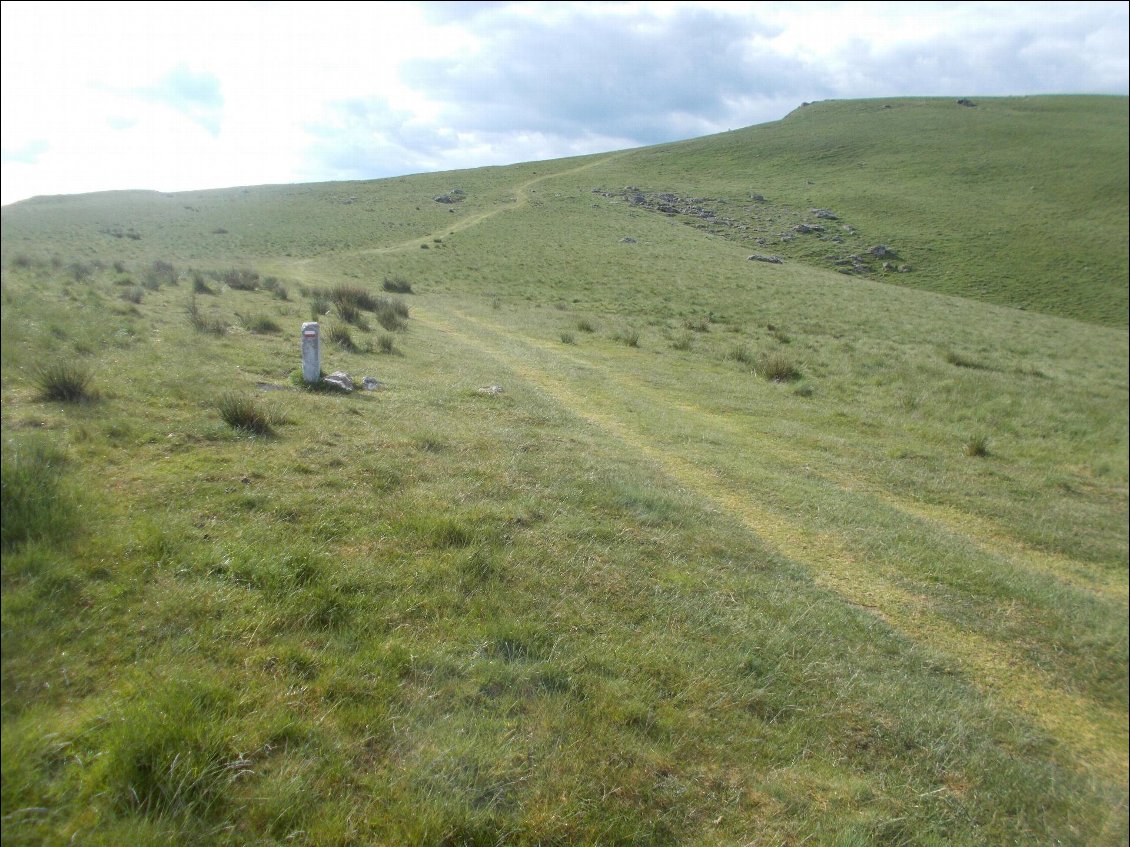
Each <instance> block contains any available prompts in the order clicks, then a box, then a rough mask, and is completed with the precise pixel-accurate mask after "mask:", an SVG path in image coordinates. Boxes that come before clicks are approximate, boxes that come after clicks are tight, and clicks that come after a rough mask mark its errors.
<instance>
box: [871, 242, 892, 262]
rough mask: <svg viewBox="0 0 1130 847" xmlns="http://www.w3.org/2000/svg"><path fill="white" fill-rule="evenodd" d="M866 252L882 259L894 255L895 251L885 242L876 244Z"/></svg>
mask: <svg viewBox="0 0 1130 847" xmlns="http://www.w3.org/2000/svg"><path fill="white" fill-rule="evenodd" d="M867 252H868V253H870V254H871V255H872V256H874V257H875V258H876V259H883V258H886V257H887V256H894V255H895V251H894V250H892V249H891V248H890V247H888V246H887V245H886V244H876V245H875V246H874V247H872V248H871V249H870V250H868V251H867Z"/></svg>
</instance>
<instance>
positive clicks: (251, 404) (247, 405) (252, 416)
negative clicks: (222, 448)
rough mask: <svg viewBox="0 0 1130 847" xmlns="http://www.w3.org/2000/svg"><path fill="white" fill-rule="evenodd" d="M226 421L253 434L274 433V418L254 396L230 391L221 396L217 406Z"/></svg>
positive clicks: (229, 424)
mask: <svg viewBox="0 0 1130 847" xmlns="http://www.w3.org/2000/svg"><path fill="white" fill-rule="evenodd" d="M216 408H217V409H218V410H219V412H220V417H221V418H222V419H223V421H224V423H226V424H227V425H228V426H230V427H231V428H232V429H238V430H242V431H243V432H248V433H251V434H253V435H272V434H273V433H274V426H273V424H274V418H273V417H272V416H271V414H270V413H269V412H267V411H265V410H264V409H263V408H261V407H260V406H259V404H258V402H256V400H255V399H254V398H253V397H248V396H246V395H244V394H236V393H229V394H225V395H223V396H222V397H221V398H220V401H219V403H218V404H217V407H216Z"/></svg>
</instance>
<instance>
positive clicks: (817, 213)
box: [808, 209, 840, 221]
mask: <svg viewBox="0 0 1130 847" xmlns="http://www.w3.org/2000/svg"><path fill="white" fill-rule="evenodd" d="M808 213H809V214H810V215H812V216H813V217H815V218H820V219H821V220H825V221H838V220H839V219H840V218H839V216H838V215H836V213H835V212H830V211H828V210H827V209H809V210H808Z"/></svg>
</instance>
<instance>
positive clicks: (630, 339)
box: [0, 104, 1130, 847]
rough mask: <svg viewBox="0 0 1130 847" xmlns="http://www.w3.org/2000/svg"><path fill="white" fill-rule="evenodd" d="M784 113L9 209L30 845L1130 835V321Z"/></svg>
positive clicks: (9, 469)
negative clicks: (909, 202) (887, 193)
mask: <svg viewBox="0 0 1130 847" xmlns="http://www.w3.org/2000/svg"><path fill="white" fill-rule="evenodd" d="M848 105H849V104H844V106H845V108H846V107H848ZM936 105H940V104H936ZM856 106H858V107H859V108H861V109H863V108H865V107H866V108H870V107H869V106H866V104H856ZM814 108H817V107H805V109H804V110H801V112H799V113H797V114H796V115H794V116H793V117H791V118H790V119H788V120H787V121H784V122H782V123H781V124H778V125H774V126H773V127H767V128H764V130H763V131H764V132H765V133H767V134H769V135H772V133H775V132H783V131H784V128H785V127H788V126H790V125H792V124H793V123H794V122H795V121H797V120H799V119H802V118H803V116H805V115H806V114H807V112H806V110H807V109H814ZM819 108H824V107H819ZM947 108H948V106H947ZM977 108H980V107H977ZM884 111H895V109H892V110H884ZM969 111H972V110H969ZM814 114H818V112H817V113H814ZM962 114H964V113H962ZM743 133H748V134H750V135H754V136H755V135H756V132H755V131H754V130H750V131H743ZM743 133H732V134H727V135H725V136H719V137H716V138H714V139H705V140H702V141H701V142H688V143H687V144H686V145H673V146H671V148H669V149H668V148H653V149H649V150H642V151H625V152H622V153H615V154H611V155H606V156H590V157H581V158H577V159H572V160H560V161H554V162H541V163H530V164H525V165H520V166H514V167H510V168H487V169H481V170H472V171H465V172H460V173H456V174H432V175H425V176H418V177H406V178H402V179H395V180H381V181H375V182H364V183H348V184H328V185H310V186H265V187H258V188H250V189H239V190H230V191H214V192H192V193H187V194H176V195H161V194H156V193H144V192H124V193H117V194H110V195H88V196H83V197H71V198H46V199H42V200H38V201H34V202H29V203H22V204H18V205H17V206H15V207H10V208H6V209H5V210H4V217H3V226H4V231H3V236H4V243H3V262H2V274H3V276H2V282H3V285H2V291H0V329H2V332H0V353H2V361H3V369H2V378H0V399H2V404H0V416H2V427H3V432H2V434H3V463H4V465H3V510H4V511H3V520H2V527H3V533H4V534H3V565H2V589H3V591H2V603H3V609H2V611H3V614H2V617H0V620H2V643H3V667H2V672H3V686H2V700H0V720H2V724H3V732H2V733H0V740H2V743H3V773H4V779H3V781H2V785H0V792H2V793H0V806H2V808H0V834H2V836H3V840H4V843H5V845H8V844H15V845H19V844H52V845H53V844H59V845H63V844H69V843H79V842H81V843H85V844H95V845H98V844H102V845H119V844H137V845H161V844H169V843H175V844H183V845H200V847H204V845H209V847H210V845H216V844H227V845H245V844H246V845H252V844H254V845H275V844H277V845H294V844H308V845H318V847H321V845H342V847H345V845H404V844H419V845H451V846H452V847H454V845H498V844H516V845H530V847H533V845H545V844H555V845H573V844H575V845H591V844H606V845H674V844H686V845H703V847H705V846H706V845H712V847H713V845H718V846H719V847H721V845H732V844H756V845H760V844H764V845H778V844H810V845H827V847H845V845H864V844H868V845H869V844H899V845H921V847H940V845H946V847H950V845H969V847H973V845H983V844H994V845H997V844H1000V845H1028V844H1032V843H1041V844H1044V843H1046V844H1053V843H1054V844H1065V845H1080V847H1083V845H1124V844H1126V843H1127V842H1128V841H1130V830H1128V822H1127V797H1128V791H1127V789H1128V784H1130V764H1128V761H1127V749H1128V737H1127V725H1128V724H1127V692H1128V689H1130V677H1128V672H1127V667H1128V662H1127V656H1128V643H1127V621H1128V607H1130V596H1128V580H1127V557H1128V550H1130V538H1128V533H1127V518H1128V493H1127V482H1128V477H1130V459H1128V453H1130V443H1128V440H1130V435H1128V429H1130V427H1128V423H1130V421H1128V398H1130V386H1128V382H1130V379H1128V377H1130V373H1128V353H1130V336H1128V334H1127V331H1126V329H1125V327H1123V326H1117V325H1115V326H1108V325H1102V323H1093V322H1085V321H1082V320H1079V319H1075V318H1071V317H1064V316H1062V315H1055V314H1041V313H1038V312H1035V311H1023V310H1019V309H1015V308H1009V307H1006V306H1003V305H997V304H993V303H986V302H984V301H982V300H976V299H971V298H968V297H958V296H954V295H952V294H947V293H939V292H935V291H927V290H921V289H918V288H915V287H912V286H910V285H903V284H889V283H888V282H887V281H885V280H887V279H888V278H894V279H896V280H897V281H898V282H900V283H902V282H905V281H907V280H914V279H920V278H922V276H921V275H920V274H919V271H918V270H917V268H918V267H919V265H918V264H917V262H918V259H916V258H913V257H909V254H910V248H908V247H907V246H905V245H904V244H902V243H899V242H898V240H897V239H896V238H895V237H894V236H891V235H889V234H887V235H884V236H883V237H884V238H885V239H886V240H887V242H889V243H890V245H891V247H892V249H893V250H894V251H896V252H898V253H899V254H900V256H899V257H894V258H892V259H891V260H890V261H892V263H894V262H905V263H914V267H915V269H914V270H911V271H909V272H903V273H900V272H899V271H898V270H897V268H896V270H895V271H894V272H893V274H892V273H890V272H884V271H882V269H881V262H878V263H875V262H872V261H871V260H870V259H868V260H864V261H863V262H861V263H860V264H861V265H864V266H863V267H861V268H859V269H857V268H856V267H855V263H852V264H851V265H850V266H849V267H848V269H849V270H851V271H852V272H851V273H850V274H846V275H845V274H843V273H841V272H839V268H841V267H845V266H837V265H835V264H834V262H830V263H829V264H830V267H822V266H821V264H822V263H824V262H826V261H827V260H825V259H823V258H822V257H821V256H820V255H816V254H813V255H811V256H809V257H808V258H807V259H805V256H806V255H807V254H806V253H805V252H804V251H805V250H816V245H823V247H822V248H821V249H830V248H828V247H827V244H826V243H825V242H822V241H820V240H819V238H818V236H820V235H821V234H823V235H824V236H825V237H826V239H827V240H828V241H830V239H831V238H832V237H834V236H833V231H832V230H831V229H829V228H826V229H825V230H824V232H823V233H820V232H818V231H813V232H809V233H796V232H795V230H794V231H793V233H792V234H793V235H794V236H795V237H794V238H793V240H792V241H789V242H785V243H783V244H780V246H777V245H773V246H772V247H770V246H769V245H768V244H767V245H764V246H763V245H760V244H757V242H756V239H757V238H766V235H765V233H754V232H750V231H749V230H748V228H750V227H753V226H768V222H767V221H764V222H761V223H757V222H756V216H757V215H763V216H766V217H773V218H775V220H774V221H773V226H777V225H778V224H779V223H781V222H783V221H786V220H787V221H789V226H790V227H795V226H797V225H798V224H797V223H792V221H801V222H803V221H804V220H808V219H809V218H805V217H804V216H806V215H809V214H810V213H809V207H808V206H807V203H808V200H807V197H806V199H805V205H801V204H795V203H794V201H793V200H791V199H789V198H788V197H787V196H786V195H785V193H784V188H782V189H781V192H780V193H779V194H778V193H774V191H773V189H772V188H771V187H770V188H765V187H764V186H765V185H766V184H767V183H766V182H764V181H761V182H760V183H759V186H758V189H757V190H758V191H760V192H762V193H763V194H764V200H763V201H752V203H749V204H748V205H749V206H750V211H749V212H748V213H746V214H747V219H746V222H745V223H744V224H743V223H742V222H741V221H738V218H739V215H738V214H737V213H736V212H733V211H732V210H731V209H732V207H734V206H736V205H738V204H737V200H736V198H738V197H739V196H742V195H743V194H745V196H746V200H748V199H749V198H748V191H749V190H750V189H748V188H747V180H746V174H745V172H742V175H741V179H737V178H736V177H735V178H734V181H733V182H732V183H727V182H726V177H725V176H718V175H715V176H714V177H710V176H709V173H710V172H712V168H711V167H708V166H707V164H706V163H707V162H708V161H713V162H714V164H715V166H718V165H719V163H721V162H723V161H724V159H723V158H722V156H721V154H720V153H719V152H717V148H718V146H719V145H723V144H725V143H729V142H731V141H734V140H735V139H737V138H738V137H739V136H741V135H742V134H743ZM696 145H700V146H701V147H702V148H703V149H706V148H710V149H715V151H716V152H714V153H701V154H699V153H695V151H696V150H698V149H699V147H696ZM1024 149H1026V148H1024ZM672 150H674V151H676V152H677V151H679V150H684V151H688V152H687V158H686V160H685V161H683V160H682V159H680V157H679V156H677V155H676V154H675V153H673V152H672ZM731 153H732V155H733V156H735V157H737V158H736V159H735V161H737V160H741V161H746V162H747V165H748V155H749V154H748V145H742V144H736V145H735V146H734V148H733V150H732V151H731ZM743 157H745V158H743ZM742 167H746V165H742ZM775 167H776V168H777V171H775V172H776V173H778V177H779V178H780V179H782V180H784V179H785V167H784V165H783V164H781V163H780V162H778V164H777V166H775ZM734 168H735V169H736V168H737V165H735V166H734ZM718 170H719V172H720V173H721V172H724V169H720V168H718ZM679 174H684V176H679ZM762 178H763V179H767V178H768V177H765V176H764V174H763V175H762ZM919 178H921V179H924V178H925V177H924V176H920V177H919ZM710 179H713V180H714V182H713V183H711V182H710V181H709V180H710ZM845 179H846V177H845ZM814 183H815V180H814ZM845 184H846V183H845ZM782 185H783V183H782ZM805 185H807V183H805ZM813 187H814V186H813ZM628 188H631V189H633V190H631V191H628V190H626V189H628ZM660 194H665V195H669V196H668V197H666V198H661V197H659V196H658V195H660ZM639 196H642V198H643V199H642V200H638V199H637V197H639ZM436 198H439V199H436ZM727 198H733V202H728V203H726V204H722V203H720V202H718V201H720V200H723V199H727ZM834 199H835V198H834V197H831V198H830V197H828V196H819V197H818V196H816V195H813V199H812V202H813V204H814V205H813V206H812V207H811V208H824V207H825V204H826V208H827V209H828V210H829V211H832V212H834V213H835V214H836V215H837V216H838V219H837V220H836V221H831V219H829V218H826V217H824V218H819V217H815V216H813V217H812V218H811V221H812V223H813V224H814V225H817V226H825V227H830V226H831V225H833V224H835V225H836V226H842V225H844V224H847V225H850V226H853V227H854V228H855V229H856V230H857V233H858V240H859V243H861V244H863V245H867V244H868V243H869V242H870V239H871V236H872V234H873V232H872V230H871V228H870V227H871V224H870V223H869V221H870V220H875V221H876V222H878V221H879V220H880V219H883V216H882V215H881V214H880V213H879V212H877V211H868V212H864V211H861V210H858V209H854V208H849V206H847V205H845V204H844V203H841V204H834V203H833V202H831V201H832V200H834ZM692 201H693V202H692ZM707 201H710V202H711V203H715V204H716V207H717V210H723V211H717V210H714V214H713V215H705V217H704V214H705V212H706V211H707V209H706V206H707V205H709V204H708V202H707ZM817 202H819V203H820V204H821V206H816V205H815V204H816V203H817ZM845 202H846V201H845ZM657 204H662V205H668V206H670V207H671V208H672V209H673V210H674V211H673V212H666V211H662V210H659V209H658V205H657ZM745 204H746V203H745V201H743V206H744V205H745ZM652 205H656V208H652ZM680 206H681V207H683V208H682V209H680ZM923 214H924V212H923ZM1088 214H1092V215H1093V217H1094V218H1095V219H1100V218H1102V217H1103V215H1104V214H1105V211H1104V210H1103V209H1097V210H1093V211H1091V212H1088ZM868 215H873V216H874V217H873V218H870V217H867V216H868ZM710 218H714V220H713V221H711V220H709V219H710ZM719 219H721V220H719ZM727 220H734V221H738V223H736V224H733V225H731V224H729V223H727V222H726V221H727ZM962 220H963V219H962V218H961V217H956V218H954V219H953V221H952V224H953V225H954V226H961V225H962ZM817 222H819V223H817ZM896 223H897V222H896ZM741 225H745V226H747V231H745V232H743V231H742V230H740V229H739V227H740V226H741ZM892 225H894V224H892ZM876 226H878V223H876ZM878 231H879V230H878V229H877V230H876V232H878ZM839 232H842V233H843V236H841V237H842V238H844V241H843V242H842V243H843V244H845V245H848V246H850V245H851V244H852V243H853V242H852V241H851V240H850V238H851V237H852V236H853V234H852V233H849V232H847V231H846V230H842V229H841V230H840V231H839ZM837 234H838V233H837ZM966 235H968V236H969V237H972V230H970V231H967V232H966ZM750 239H752V242H753V244H754V245H755V247H754V248H751V247H750V243H749V240H750ZM954 239H955V243H961V241H962V235H961V231H958V232H957V233H956V234H955V236H954ZM830 243H831V244H837V245H839V244H840V243H841V242H834V241H830ZM845 249H847V248H846V247H845ZM771 251H772V252H774V253H777V252H780V253H781V254H782V255H784V260H783V262H782V263H781V264H771V263H767V262H759V261H750V260H749V258H748V257H749V255H750V254H751V252H764V253H770V252H771ZM788 251H793V252H788ZM938 255H941V256H943V257H944V256H949V260H956V259H955V258H954V257H957V258H958V259H960V258H961V255H962V254H959V253H957V252H954V253H952V254H947V253H945V251H942V252H940V253H939V254H938ZM872 265H877V266H876V267H872ZM872 277H874V278H872ZM312 319H313V320H317V321H318V322H319V324H320V328H321V331H322V334H323V360H322V365H323V369H324V370H325V371H326V372H330V371H337V370H343V371H347V372H349V373H350V374H352V375H353V378H354V379H355V380H357V381H358V382H359V381H360V377H362V376H363V375H367V376H372V377H375V378H376V379H377V381H378V384H377V385H376V386H375V387H374V390H360V389H359V390H356V391H354V392H352V393H349V394H344V393H340V392H337V391H334V390H332V389H331V388H330V386H328V385H326V384H321V385H317V386H314V387H307V386H303V385H302V384H301V380H300V379H297V378H296V377H297V374H296V371H297V370H298V366H299V344H300V342H299V328H300V326H301V324H302V323H303V322H304V321H308V320H312Z"/></svg>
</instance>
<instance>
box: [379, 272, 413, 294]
mask: <svg viewBox="0 0 1130 847" xmlns="http://www.w3.org/2000/svg"><path fill="white" fill-rule="evenodd" d="M381 288H383V289H384V290H385V291H389V292H391V293H393V294H411V293H412V283H410V282H409V281H408V280H406V279H405V278H404V277H402V276H391V277H385V281H384V282H383V283H381Z"/></svg>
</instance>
